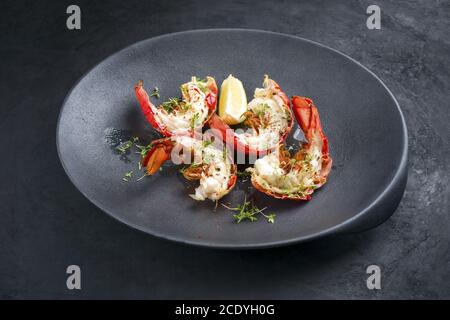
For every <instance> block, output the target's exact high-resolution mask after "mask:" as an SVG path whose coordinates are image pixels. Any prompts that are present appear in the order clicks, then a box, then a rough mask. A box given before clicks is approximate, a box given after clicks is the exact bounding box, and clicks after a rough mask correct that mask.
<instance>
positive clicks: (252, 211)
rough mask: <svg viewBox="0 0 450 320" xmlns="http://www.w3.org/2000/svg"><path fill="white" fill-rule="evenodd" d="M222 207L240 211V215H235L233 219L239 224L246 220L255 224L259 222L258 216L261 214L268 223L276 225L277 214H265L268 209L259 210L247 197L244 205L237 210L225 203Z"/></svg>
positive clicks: (238, 206) (240, 205) (237, 207)
mask: <svg viewBox="0 0 450 320" xmlns="http://www.w3.org/2000/svg"><path fill="white" fill-rule="evenodd" d="M222 206H223V207H225V208H227V209H228V210H231V211H238V213H236V214H233V218H234V219H235V220H236V222H237V223H241V222H242V221H244V220H248V221H250V222H255V221H257V220H258V217H257V215H258V214H261V215H262V216H263V217H264V218H265V219H266V220H267V222H268V223H275V218H276V214H274V213H271V214H264V212H263V211H264V210H266V209H267V207H264V208H262V209H259V208H258V207H257V206H256V205H255V204H254V203H253V202H252V201H247V197H245V199H244V202H243V203H242V204H239V205H237V206H236V207H235V208H232V207H229V206H227V205H225V204H223V203H222Z"/></svg>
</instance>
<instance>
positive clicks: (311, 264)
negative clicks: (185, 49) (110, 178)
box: [0, 0, 450, 298]
mask: <svg viewBox="0 0 450 320" xmlns="http://www.w3.org/2000/svg"><path fill="white" fill-rule="evenodd" d="M69 4H71V2H69V1H58V2H56V1H55V2H54V3H53V2H50V1H39V2H37V1H35V2H32V1H29V2H28V1H27V2H25V1H14V2H13V1H9V3H6V2H5V1H4V2H2V3H1V4H0V9H1V12H2V19H1V20H0V27H1V30H2V32H1V33H0V38H1V47H0V57H1V59H2V72H1V73H0V77H1V79H0V80H1V81H0V99H1V109H0V137H1V138H0V139H1V141H0V143H1V146H2V157H1V159H2V160H1V161H2V162H1V164H2V170H1V171H0V181H1V188H0V214H1V217H2V220H1V223H0V257H1V258H0V297H2V298H450V281H449V278H450V251H449V241H450V233H449V232H448V230H449V228H450V217H449V215H448V213H449V208H450V205H449V191H450V190H449V184H448V181H449V176H450V174H449V172H450V168H449V167H450V165H449V162H448V161H447V158H448V157H449V156H450V143H449V139H450V130H449V126H448V123H449V121H450V113H449V112H448V106H449V104H448V97H447V96H448V93H449V91H450V90H449V89H450V84H449V83H450V71H449V68H448V65H449V63H450V36H449V35H448V30H450V3H449V2H445V1H439V2H438V1H436V2H430V1H425V0H423V1H377V4H378V5H380V7H381V10H382V29H381V30H368V29H367V28H366V24H365V21H366V17H367V16H366V14H365V12H366V8H367V6H368V5H370V4H372V2H371V1H345V2H344V1H342V2H341V1H311V2H303V1H280V2H274V1H257V2H256V1H255V2H244V1H221V2H217V3H214V4H212V2H211V1H204V2H200V1H189V2H187V1H185V2H168V1H158V2H156V1H155V2H154V3H152V2H145V1H126V2H125V1H123V2H119V1H117V2H111V1H102V2H100V1H98V2H96V4H93V3H92V2H88V1H77V4H78V5H80V7H81V9H82V30H80V31H69V30H67V29H66V27H65V20H66V13H65V11H66V7H67V6H68V5H69ZM215 27H243V28H258V29H266V30H271V31H277V32H283V33H289V34H294V35H299V36H302V37H305V38H309V39H312V40H315V41H318V42H321V43H324V44H326V45H329V46H331V47H334V48H336V49H338V50H341V51H342V52H344V53H346V54H348V55H350V56H351V57H353V58H355V59H357V60H359V61H360V62H361V63H363V64H364V65H366V66H367V67H369V68H370V69H371V70H372V71H374V72H375V73H376V74H377V75H379V76H380V77H381V78H382V79H383V80H384V81H385V83H386V84H387V85H388V86H389V87H390V89H391V90H392V91H393V93H394V95H395V96H396V97H397V99H398V101H399V103H400V105H401V107H402V109H403V111H404V114H405V117H406V121H407V124H408V128H409V135H410V169H409V180H408V185H407V189H406V194H405V197H404V199H403V201H402V203H401V204H400V207H399V209H398V210H397V212H396V213H395V214H394V216H393V217H392V218H391V219H389V220H388V221H387V222H386V223H384V224H383V225H381V226H379V227H378V228H376V229H373V230H371V231H368V232H364V233H360V234H355V235H351V236H339V237H333V238H332V239H325V240H320V241H316V242H312V243H307V244H304V245H297V246H292V247H286V248H280V249H273V250H264V251H244V252H239V251H216V250H207V249H199V248H193V247H186V246H181V245H177V244H173V243H169V242H166V241H162V240H158V239H154V238H152V237H150V236H148V235H146V234H142V233H140V232H136V231H134V230H132V229H130V228H128V227H127V226H125V225H122V224H120V223H118V222H116V221H114V220H113V219H111V218H109V217H108V216H107V215H105V214H104V213H102V212H101V211H100V210H98V209H96V208H95V207H94V205H92V204H91V203H90V202H89V201H88V200H87V199H85V198H84V197H83V196H82V195H81V194H80V193H79V192H78V191H77V190H76V189H75V187H74V186H73V185H72V184H71V183H70V182H69V180H68V178H67V177H66V175H65V173H64V172H63V169H62V167H61V165H60V163H59V160H58V157H57V154H56V145H55V130H56V128H55V126H56V121H57V117H58V113H59V108H60V106H61V103H62V101H63V99H64V97H65V95H66V93H67V92H68V90H69V89H70V88H71V87H72V85H73V84H74V83H75V81H76V80H77V79H78V78H79V77H80V76H81V75H82V74H84V73H85V72H86V71H88V70H89V68H91V67H92V66H93V65H94V64H96V63H97V62H99V61H101V60H102V59H103V58H105V57H106V56H108V55H109V54H111V53H113V52H115V51H117V50H119V49H121V48H123V47H125V46H127V45H129V44H131V43H134V42H136V41H139V40H142V39H145V38H148V37H152V36H155V35H159V34H163V33H168V32H174V31H181V30H186V29H197V28H215ZM386 134H389V132H386ZM86 147H89V146H86ZM349 197H351V195H349ZM343 201H345V199H343ZM70 264H78V265H80V267H81V268H82V286H83V288H82V290H81V291H69V290H67V289H66V286H65V279H66V274H65V269H66V267H67V266H68V265H70ZM371 264H377V265H379V266H380V267H381V268H382V290H379V291H376V292H375V291H369V290H367V288H366V286H365V280H366V277H367V275H366V274H365V269H366V267H367V266H368V265H371Z"/></svg>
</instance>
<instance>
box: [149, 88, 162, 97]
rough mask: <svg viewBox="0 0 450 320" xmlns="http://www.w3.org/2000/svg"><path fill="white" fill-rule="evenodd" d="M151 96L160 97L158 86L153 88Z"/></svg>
mask: <svg viewBox="0 0 450 320" xmlns="http://www.w3.org/2000/svg"><path fill="white" fill-rule="evenodd" d="M150 97H155V98H156V99H159V98H160V95H159V89H158V87H155V88H153V91H152V93H151V94H150Z"/></svg>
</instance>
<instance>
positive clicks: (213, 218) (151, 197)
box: [57, 29, 407, 248]
mask: <svg viewBox="0 0 450 320" xmlns="http://www.w3.org/2000/svg"><path fill="white" fill-rule="evenodd" d="M230 73H232V74H233V75H235V76H236V77H238V78H239V79H241V80H242V81H243V83H244V85H245V87H246V90H247V95H248V97H249V98H251V97H252V94H253V90H254V88H255V87H259V86H260V85H261V83H262V80H263V75H264V74H269V75H270V76H271V77H272V78H273V79H275V80H276V81H277V82H278V83H279V84H280V86H281V87H282V89H283V90H284V91H285V92H286V93H287V94H288V95H289V96H292V95H303V96H308V97H311V98H312V99H313V100H314V101H315V103H316V105H317V106H318V108H319V111H320V115H321V119H322V123H323V127H324V130H325V133H326V134H327V136H328V138H329V142H330V146H331V155H332V157H333V160H334V166H333V170H332V172H331V174H330V177H329V181H328V183H327V184H326V185H325V186H324V187H323V188H321V189H320V190H318V191H317V192H316V193H315V194H314V195H313V198H312V200H311V201H309V202H303V203H298V202H292V201H286V200H284V201H282V200H275V199H272V198H269V197H267V196H265V195H263V194H261V193H258V192H257V191H254V190H251V189H250V191H248V190H247V189H248V183H239V184H238V185H237V186H236V188H235V189H234V190H233V191H232V192H231V194H229V195H228V196H227V197H226V198H224V201H225V202H231V203H232V204H236V203H239V202H242V200H243V198H244V194H245V193H246V192H250V193H253V194H254V197H255V201H256V203H257V204H258V205H259V206H260V207H262V206H269V209H268V211H269V212H275V213H276V214H277V219H276V223H275V224H269V223H267V222H266V221H265V220H264V219H259V220H258V221H257V222H253V223H247V222H242V223H240V224H237V223H235V222H234V221H233V218H232V215H231V213H230V212H229V211H228V210H227V209H225V208H222V207H219V208H218V210H217V212H215V213H213V212H212V209H213V208H214V203H213V202H211V201H205V202H196V201H194V200H192V199H191V198H189V197H188V193H189V191H190V190H188V188H187V183H186V181H185V180H184V179H183V178H182V177H181V175H180V174H179V173H178V168H176V167H175V166H173V165H172V164H167V165H165V167H164V170H163V171H161V172H160V173H158V174H156V175H155V176H153V177H147V178H145V179H143V180H141V181H139V182H135V181H134V180H136V179H137V178H138V177H139V173H137V170H136V169H137V165H136V163H137V160H138V155H136V154H133V153H132V154H129V155H127V156H121V155H119V154H118V153H117V152H116V150H115V145H116V144H117V143H118V142H119V141H120V140H122V141H124V140H126V139H128V138H129V137H131V136H139V137H141V138H143V140H146V141H149V140H151V139H152V138H156V137H157V136H158V135H157V134H156V133H155V132H154V131H153V130H152V129H151V127H150V125H149V124H148V123H147V122H146V121H145V119H144V117H143V116H142V114H141V111H140V109H139V107H138V104H137V102H136V98H135V96H134V92H133V84H134V83H135V82H136V81H137V80H139V79H143V80H144V83H145V84H146V86H147V88H152V87H154V86H157V87H159V88H160V91H161V94H162V99H164V98H168V97H172V96H179V85H180V84H181V83H183V82H185V81H187V80H188V79H190V77H191V75H198V76H205V75H212V76H214V77H215V78H216V81H217V82H218V83H219V84H220V83H221V82H222V80H223V79H224V78H225V77H227V76H228V74H230ZM293 131H295V130H293ZM290 139H292V137H291V138H290ZM57 142H58V150H59V155H60V158H61V162H62V164H63V166H64V168H65V170H66V172H67V174H68V175H69V177H70V179H71V180H72V182H73V183H74V184H75V186H76V187H77V188H78V189H79V190H80V191H81V192H82V193H83V194H84V195H85V196H86V197H87V198H88V199H89V200H90V201H92V202H93V203H94V204H95V205H97V206H98V207H99V208H101V209H102V210H103V211H105V212H106V213H108V214H110V215H111V216H113V217H114V218H116V219H118V220H120V221H122V222H124V223H126V224H128V225H130V226H132V227H134V228H136V229H139V230H142V231H144V232H147V233H150V234H152V235H155V236H159V237H162V238H165V239H170V240H175V241H179V242H183V243H189V244H196V245H202V246H210V247H222V248H257V247H270V246H278V245H285V244H290V243H295V242H300V241H305V240H310V239H313V238H317V237H319V236H324V235H327V234H331V233H337V232H353V231H359V230H364V229H367V228H370V227H373V226H375V225H377V224H379V223H381V222H383V221H384V220H385V219H386V218H387V217H389V216H390V215H391V214H392V213H393V212H394V210H395V208H396V207H397V205H398V203H399V201H400V199H401V197H402V195H403V191H404V186H405V182H406V160H407V159H406V158H407V132H406V127H405V122H404V119H403V116H402V114H401V111H400V109H399V106H398V104H397V102H396V101H395V99H394V97H393V96H392V94H391V93H390V91H389V90H388V89H387V88H386V86H385V85H384V84H383V83H382V82H381V81H380V79H378V78H377V77H376V76H375V75H374V74H373V73H371V72H370V71H369V70H367V69H366V68H364V67H363V66H362V65H360V64H359V63H357V62H356V61H354V60H352V59H351V58H349V57H347V56H345V55H343V54H341V53H339V52H337V51H335V50H333V49H330V48H327V47H325V46H323V45H320V44H318V43H315V42H311V41H308V40H305V39H301V38H297V37H294V36H288V35H282V34H277V33H271V32H264V31H255V30H241V29H231V30H229V29H227V30H224V29H220V30H198V31H189V32H182V33H175V34H169V35H165V36H161V37H157V38H153V39H149V40H145V41H142V42H139V43H137V44H134V45H132V46H130V47H128V48H126V49H124V50H122V51H120V52H118V53H116V54H114V55H112V56H111V57H109V58H108V59H106V60H104V61H103V62H101V63H100V64H98V65H97V66H96V67H94V68H93V69H92V70H91V71H90V72H89V73H88V74H86V75H85V76H84V77H83V78H82V79H81V80H80V81H79V82H78V84H76V85H75V87H74V88H73V89H72V91H71V92H70V94H69V95H68V97H67V99H66V100H65V102H64V105H63V108H62V111H61V115H60V119H59V124H58V130H57ZM130 170H134V171H135V174H134V176H133V178H132V179H130V182H128V183H126V182H123V181H122V177H123V176H124V174H125V172H128V171H130Z"/></svg>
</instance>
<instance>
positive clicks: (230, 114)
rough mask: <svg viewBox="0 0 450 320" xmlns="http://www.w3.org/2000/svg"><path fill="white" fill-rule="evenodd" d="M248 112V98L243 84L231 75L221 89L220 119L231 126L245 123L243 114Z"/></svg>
mask: <svg viewBox="0 0 450 320" xmlns="http://www.w3.org/2000/svg"><path fill="white" fill-rule="evenodd" d="M246 111H247V96H246V95H245V90H244V86H243V85H242V82H241V81H240V80H239V79H237V78H235V77H233V76H232V75H231V74H230V75H229V76H228V78H226V79H225V80H224V81H223V82H222V86H221V88H220V100H219V117H221V118H222V120H223V121H225V122H226V123H227V124H229V125H234V124H238V123H241V122H242V121H244V117H242V114H243V113H244V112H246Z"/></svg>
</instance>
